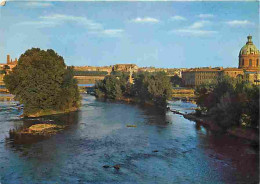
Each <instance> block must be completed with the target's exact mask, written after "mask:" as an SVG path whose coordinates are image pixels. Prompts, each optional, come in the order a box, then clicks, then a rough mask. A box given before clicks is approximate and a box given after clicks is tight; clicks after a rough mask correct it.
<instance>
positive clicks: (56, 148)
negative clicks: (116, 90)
mask: <svg viewBox="0 0 260 184" xmlns="http://www.w3.org/2000/svg"><path fill="white" fill-rule="evenodd" d="M170 106H171V107H172V108H174V109H178V110H180V111H182V112H191V111H192V110H191V108H193V107H194V105H193V104H191V103H187V102H186V103H185V102H181V101H176V102H170ZM19 114H20V112H19V110H17V108H16V107H15V105H14V104H13V102H0V183H1V184H9V183H10V184H16V183H17V184H22V183H26V184H31V183H32V184H36V183H41V184H45V183H46V184H47V183H48V184H49V183H70V184H72V183H73V184H74V183H79V184H80V183H138V184H140V183H149V184H153V183H160V184H163V183H258V181H259V178H258V172H259V168H258V167H259V159H258V156H259V155H258V150H257V148H255V147H254V146H252V145H250V143H249V142H247V141H245V140H242V139H239V138H235V137H231V136H227V135H223V134H219V133H213V132H211V131H209V130H207V129H206V128H204V127H203V126H200V125H198V124H196V123H195V122H192V121H189V120H187V119H185V118H183V117H182V116H180V115H177V114H173V113H172V112H167V113H166V114H164V115H163V114H160V113H159V112H157V111H156V110H155V109H153V108H147V107H146V108H143V107H140V106H138V105H130V104H124V103H114V102H103V101H98V100H96V99H95V98H94V97H92V96H89V95H86V94H84V95H83V98H82V107H81V110H80V111H79V112H74V113H70V114H66V115H59V116H50V117H45V118H39V119H27V120H21V119H19V118H18V116H19ZM45 121H57V122H58V123H65V124H68V125H69V126H68V128H67V129H65V130H64V131H63V132H61V133H59V134H57V135H54V136H52V137H50V138H48V139H44V140H33V141H32V142H28V143H27V144H14V143H13V141H12V140H11V139H9V133H8V132H9V130H10V129H13V128H19V127H28V126H30V125H31V124H33V123H34V122H45ZM127 125H136V126H137V127H136V128H134V127H127ZM116 164H119V165H120V166H121V167H120V169H119V170H116V169H114V168H113V167H110V168H103V166H104V165H109V166H113V165H116Z"/></svg>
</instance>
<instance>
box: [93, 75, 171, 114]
mask: <svg viewBox="0 0 260 184" xmlns="http://www.w3.org/2000/svg"><path fill="white" fill-rule="evenodd" d="M128 78H129V75H128V73H123V72H121V73H119V72H117V73H111V75H109V76H106V77H105V79H104V80H102V81H97V82H96V85H95V94H96V97H97V98H105V99H113V100H123V99H125V98H131V99H134V101H136V102H140V103H144V104H147V103H148V104H153V105H156V106H158V107H161V108H164V109H165V108H166V105H167V99H169V98H170V97H171V90H172V84H171V82H170V78H169V77H168V76H167V75H166V73H164V72H155V73H148V72H140V73H134V74H133V78H134V83H133V84H130V83H129V82H128Z"/></svg>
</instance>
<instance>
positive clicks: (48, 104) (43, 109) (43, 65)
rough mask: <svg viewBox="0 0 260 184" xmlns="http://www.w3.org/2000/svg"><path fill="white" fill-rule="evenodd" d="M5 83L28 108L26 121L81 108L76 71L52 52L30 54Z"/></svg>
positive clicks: (5, 78) (50, 50)
mask: <svg viewBox="0 0 260 184" xmlns="http://www.w3.org/2000/svg"><path fill="white" fill-rule="evenodd" d="M4 83H5V85H6V88H7V89H8V90H9V91H10V93H11V94H13V95H15V99H16V100H18V101H19V102H20V103H21V104H23V105H24V109H23V116H24V117H39V116H44V115H51V114H58V113H66V112H70V111H76V110H77V109H78V108H79V107H80V94H79V90H78V86H77V80H76V79H74V78H73V67H67V66H66V65H65V62H64V59H63V57H61V56H59V55H58V54H57V53H56V52H55V51H54V50H52V49H48V50H46V51H45V50H41V49H39V48H32V49H29V50H27V51H26V52H25V53H24V54H22V55H21V56H20V58H19V60H18V64H17V66H16V67H14V68H13V70H12V71H10V72H9V73H8V74H7V75H6V76H5V77H4Z"/></svg>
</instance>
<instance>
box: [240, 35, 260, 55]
mask: <svg viewBox="0 0 260 184" xmlns="http://www.w3.org/2000/svg"><path fill="white" fill-rule="evenodd" d="M247 39H248V41H247V42H246V45H244V46H243V47H242V49H241V50H240V52H239V55H248V54H259V50H258V49H257V48H256V46H255V45H254V44H253V42H252V36H248V37H247Z"/></svg>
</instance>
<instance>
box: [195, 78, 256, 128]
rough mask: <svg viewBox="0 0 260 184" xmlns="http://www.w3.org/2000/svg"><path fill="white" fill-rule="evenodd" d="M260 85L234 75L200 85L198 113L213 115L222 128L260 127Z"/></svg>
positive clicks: (198, 88)
mask: <svg viewBox="0 0 260 184" xmlns="http://www.w3.org/2000/svg"><path fill="white" fill-rule="evenodd" d="M259 89H260V88H259V86H256V85H254V84H252V83H249V82H246V81H243V80H241V79H239V78H238V79H235V78H231V77H228V76H226V77H221V78H219V79H218V80H217V81H216V82H215V83H208V84H203V85H201V86H199V87H197V88H196V90H195V93H196V95H197V99H196V103H197V105H198V107H199V108H200V109H199V110H197V115H201V114H202V115H206V116H209V117H211V118H212V119H213V120H214V121H215V122H216V123H217V124H218V125H219V126H220V127H222V128H224V129H227V128H230V127H238V126H245V127H250V128H258V127H259Z"/></svg>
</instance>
